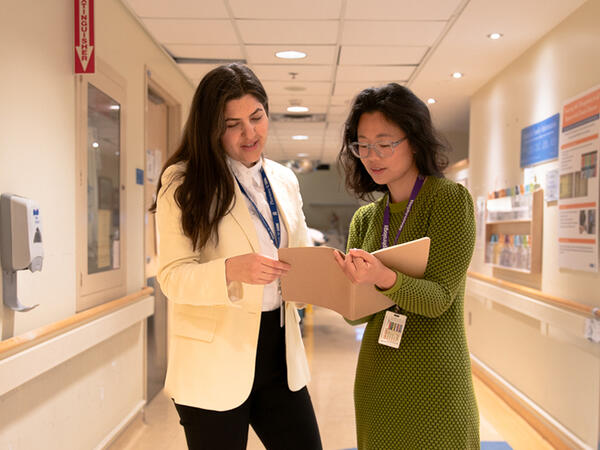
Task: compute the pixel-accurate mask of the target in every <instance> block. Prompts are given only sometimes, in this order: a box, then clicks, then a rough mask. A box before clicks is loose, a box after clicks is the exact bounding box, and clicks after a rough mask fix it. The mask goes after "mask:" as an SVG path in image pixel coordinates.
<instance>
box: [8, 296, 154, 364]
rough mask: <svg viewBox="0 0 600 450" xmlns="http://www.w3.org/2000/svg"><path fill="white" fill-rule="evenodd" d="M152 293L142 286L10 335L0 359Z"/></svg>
mask: <svg viewBox="0 0 600 450" xmlns="http://www.w3.org/2000/svg"><path fill="white" fill-rule="evenodd" d="M153 293H154V288H151V287H144V288H142V289H140V290H139V291H138V292H134V293H133V294H129V295H126V296H125V297H121V298H118V299H116V300H112V301H110V302H107V303H103V304H102V305H98V306H95V307H93V308H90V309H87V310H85V311H82V312H80V313H77V314H74V315H72V316H69V317H67V318H65V319H62V320H59V321H58V322H54V323H51V324H48V325H44V326H42V327H40V328H36V329H35V330H31V331H28V332H26V333H23V334H21V335H19V336H15V337H12V338H10V339H6V340H4V341H1V342H0V359H4V358H6V357H8V356H10V355H13V354H15V353H18V352H20V351H22V350H25V349H26V348H28V347H32V346H34V345H35V344H39V343H40V342H43V341H46V340H48V339H50V338H51V337H53V336H57V335H59V334H63V333H66V332H67V331H69V330H71V329H73V328H75V327H76V326H80V325H83V324H84V323H87V322H91V321H92V320H94V319H98V318H99V317H102V316H105V315H107V314H109V313H111V312H113V311H116V310H118V309H121V308H123V307H125V306H127V305H129V304H132V303H135V302H136V301H137V300H139V299H140V298H143V297H147V296H149V295H152V294H153Z"/></svg>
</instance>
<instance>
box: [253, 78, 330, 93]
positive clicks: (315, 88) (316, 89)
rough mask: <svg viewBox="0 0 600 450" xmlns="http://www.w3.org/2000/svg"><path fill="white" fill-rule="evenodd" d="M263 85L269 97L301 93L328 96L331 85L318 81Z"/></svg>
mask: <svg viewBox="0 0 600 450" xmlns="http://www.w3.org/2000/svg"><path fill="white" fill-rule="evenodd" d="M263 85H264V87H265V90H266V91H267V94H269V95H288V94H290V92H291V93H292V95H294V96H295V95H297V94H302V93H303V92H306V93H310V94H311V95H329V93H330V91H331V83H329V82H319V81H306V82H300V81H295V80H294V81H265V82H264V83H263ZM286 88H293V89H298V88H303V89H305V90H304V91H290V90H289V89H286Z"/></svg>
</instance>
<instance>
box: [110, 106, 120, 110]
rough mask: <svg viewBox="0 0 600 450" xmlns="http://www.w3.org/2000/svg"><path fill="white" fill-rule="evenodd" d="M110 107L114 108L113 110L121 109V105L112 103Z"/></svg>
mask: <svg viewBox="0 0 600 450" xmlns="http://www.w3.org/2000/svg"><path fill="white" fill-rule="evenodd" d="M110 109H112V110H113V111H118V110H119V109H121V106H120V105H110Z"/></svg>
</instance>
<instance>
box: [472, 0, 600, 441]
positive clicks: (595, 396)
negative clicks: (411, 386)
mask: <svg viewBox="0 0 600 450" xmlns="http://www.w3.org/2000/svg"><path fill="white" fill-rule="evenodd" d="M598 18H600V1H598V0H589V1H588V2H587V3H585V4H584V5H583V6H582V7H581V8H579V9H578V10H577V11H575V12H574V13H573V14H572V15H571V16H570V17H568V18H567V19H566V20H565V21H564V22H563V23H561V24H560V25H558V26H557V27H556V28H555V29H554V30H552V31H551V32H550V33H548V34H547V35H546V36H545V37H544V38H543V39H541V40H540V41H539V42H538V43H536V44H535V45H534V46H533V47H531V48H530V49H529V50H527V51H526V52H525V53H524V54H523V55H521V56H520V57H519V58H518V59H517V60H515V61H514V62H513V63H511V64H510V65H509V66H508V67H507V68H506V69H505V70H503V71H502V72H501V73H500V74H499V75H498V76H497V77H495V78H494V79H493V80H491V81H490V82H489V83H487V84H486V85H485V86H483V87H482V88H481V89H480V90H479V91H478V92H477V93H476V94H475V95H474V96H473V98H472V101H471V111H470V117H471V119H470V142H469V148H470V153H469V162H470V167H469V186H470V189H471V191H472V193H473V197H474V198H475V199H476V198H477V197H479V196H483V197H485V196H486V195H487V192H488V191H491V190H495V189H499V188H503V187H507V186H511V185H515V184H519V183H522V180H523V171H522V170H521V169H520V167H519V156H520V137H521V130H522V128H524V127H526V126H529V125H531V124H534V123H536V122H539V121H541V120H543V119H545V118H547V117H549V116H552V115H554V114H556V113H558V112H560V111H561V106H562V102H563V101H564V100H565V99H568V98H569V97H572V96H574V95H577V94H578V93H580V92H582V91H585V90H586V89H588V88H590V87H592V86H595V85H597V84H600V60H599V59H598V55H599V54H600V27H599V26H598ZM557 225H558V215H557V206H556V203H554V204H550V205H546V204H545V205H544V227H543V228H544V230H543V235H544V237H543V266H542V274H541V277H540V279H539V280H538V283H539V286H540V288H541V290H542V291H544V292H546V293H548V294H551V295H555V296H559V297H563V298H567V299H571V300H576V301H579V302H582V303H586V304H588V305H593V306H600V296H598V289H599V287H600V275H599V274H590V273H584V272H576V271H569V270H559V269H558V266H557V259H558V247H557ZM479 244H480V245H478V248H477V249H476V252H475V255H474V257H473V262H472V267H471V269H472V270H474V271H476V272H480V273H484V274H487V275H492V270H491V268H490V267H488V266H487V265H485V264H484V263H483V245H481V243H479ZM467 297H468V298H467V303H466V309H467V313H469V312H470V313H471V315H472V321H473V325H472V326H470V327H468V331H469V341H470V347H471V350H472V352H473V353H474V354H475V355H476V356H477V357H479V358H480V359H482V360H483V361H484V362H485V363H486V364H488V365H489V366H490V367H492V368H493V369H494V370H495V371H497V372H498V373H499V374H500V375H501V376H503V377H505V379H507V380H508V381H509V382H510V383H511V384H512V385H513V386H515V387H516V388H517V389H519V390H521V391H522V392H523V393H525V394H526V395H527V396H529V397H530V398H531V399H533V400H534V401H535V402H536V403H537V404H538V405H540V406H541V407H542V408H543V409H544V410H546V411H547V412H549V413H550V414H551V415H552V416H553V417H554V418H557V419H558V420H559V421H560V423H562V424H564V425H565V426H566V427H567V428H568V429H569V430H570V431H571V432H573V433H574V434H576V435H577V436H579V437H580V438H581V439H583V440H584V441H585V442H586V443H587V444H588V445H590V446H592V448H596V446H597V445H598V432H599V431H598V430H599V423H600V412H599V408H600V406H599V405H600V398H599V391H600V389H599V383H600V379H599V378H600V377H599V375H598V374H599V373H600V346H598V345H597V344H595V345H585V341H584V339H583V330H581V332H580V333H579V334H578V335H573V334H572V333H571V334H569V333H566V334H565V333H562V332H560V333H559V332H558V331H557V333H546V334H545V335H544V333H542V331H543V330H542V328H543V327H539V323H538V321H536V320H535V319H534V320H533V321H532V320H529V319H526V320H523V318H522V317H521V315H519V314H516V315H515V314H512V313H510V312H507V310H506V308H482V307H481V301H484V302H485V298H483V300H482V298H481V296H479V299H475V298H474V297H475V296H471V298H469V296H467ZM483 297H485V295H484V296H483ZM477 300H479V301H477ZM546 331H547V330H546Z"/></svg>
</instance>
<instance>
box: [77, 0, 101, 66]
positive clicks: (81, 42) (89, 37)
mask: <svg viewBox="0 0 600 450" xmlns="http://www.w3.org/2000/svg"><path fill="white" fill-rule="evenodd" d="M94 56H95V54H94V0H75V73H94V71H95V68H96V65H95V63H94V60H95V58H94Z"/></svg>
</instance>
